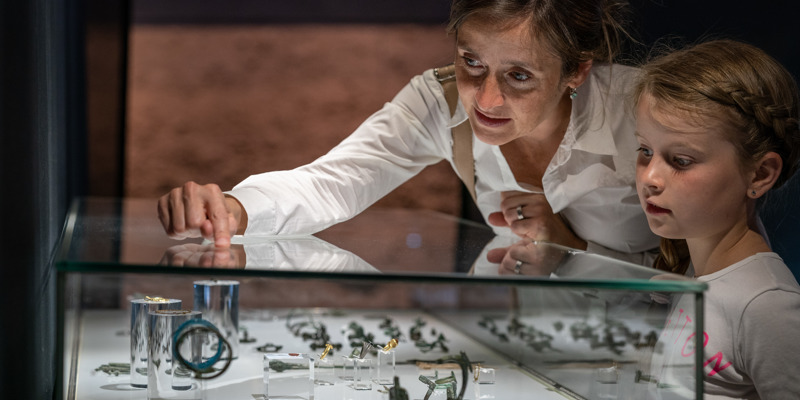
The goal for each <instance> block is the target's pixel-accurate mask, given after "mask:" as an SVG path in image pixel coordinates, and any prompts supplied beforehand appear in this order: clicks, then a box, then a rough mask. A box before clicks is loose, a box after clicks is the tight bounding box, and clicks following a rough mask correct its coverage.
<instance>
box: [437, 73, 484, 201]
mask: <svg viewBox="0 0 800 400" xmlns="http://www.w3.org/2000/svg"><path fill="white" fill-rule="evenodd" d="M433 74H434V75H436V80H438V81H439V83H441V84H442V89H444V98H445V100H447V105H448V106H449V107H450V116H451V117H452V116H453V115H454V114H455V113H456V108H457V107H458V87H457V86H456V69H455V65H453V64H450V65H447V66H445V67H440V68H434V70H433ZM451 134H452V135H453V164H454V165H455V166H456V171H457V172H458V175H459V176H460V177H461V181H463V182H464V185H465V186H466V187H467V190H468V191H469V194H470V196H472V200H473V201H476V202H477V196H476V195H475V161H474V159H473V156H472V127H471V126H470V124H469V120H466V121H464V122H462V123H461V124H459V125H457V126H455V127H453V129H452V132H451Z"/></svg>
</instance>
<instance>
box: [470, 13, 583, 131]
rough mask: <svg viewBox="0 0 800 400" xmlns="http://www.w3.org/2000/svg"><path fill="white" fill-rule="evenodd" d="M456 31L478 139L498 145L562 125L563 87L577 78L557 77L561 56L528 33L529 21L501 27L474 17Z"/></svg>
mask: <svg viewBox="0 0 800 400" xmlns="http://www.w3.org/2000/svg"><path fill="white" fill-rule="evenodd" d="M457 36H458V40H457V43H456V45H457V55H456V62H455V64H456V78H457V82H458V93H459V96H460V97H461V102H462V104H463V105H464V108H465V110H466V111H467V114H468V115H469V121H470V123H471V125H472V129H473V131H474V132H475V135H476V137H477V138H478V139H480V140H481V141H483V142H485V143H488V144H492V145H502V144H506V143H508V142H510V141H512V140H514V139H517V138H520V137H523V136H535V135H536V134H537V133H538V134H540V135H548V134H552V133H553V132H555V131H558V130H559V129H562V130H565V129H566V125H567V123H568V122H569V114H570V112H571V107H572V106H571V104H570V100H569V95H568V89H567V87H568V86H572V87H576V86H577V85H576V83H578V82H577V81H576V80H575V79H572V80H562V79H561V60H560V58H559V57H557V56H555V55H553V54H552V53H551V52H550V51H548V50H547V47H546V46H545V45H543V44H542V43H540V42H539V41H538V40H534V39H533V38H532V37H531V34H530V23H529V22H525V23H520V24H514V25H512V26H511V27H510V28H508V29H505V30H500V29H498V28H497V27H496V26H492V25H488V24H486V23H483V22H482V21H480V20H478V19H477V18H472V19H468V20H467V21H465V22H464V23H463V24H462V25H461V27H459V29H458V35H457ZM586 72H587V73H588V68H587V69H586ZM580 81H581V82H582V79H581V80H580ZM540 137H541V136H540Z"/></svg>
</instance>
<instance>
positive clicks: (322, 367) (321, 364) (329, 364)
mask: <svg viewBox="0 0 800 400" xmlns="http://www.w3.org/2000/svg"><path fill="white" fill-rule="evenodd" d="M333 360H334V358H333V357H325V358H322V359H320V358H317V359H316V360H315V361H314V363H315V366H314V384H315V385H318V386H330V385H333V384H334V383H336V381H337V380H338V378H337V377H336V374H337V372H336V371H337V368H336V364H335V363H334V361H333Z"/></svg>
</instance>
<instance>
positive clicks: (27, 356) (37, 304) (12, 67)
mask: <svg viewBox="0 0 800 400" xmlns="http://www.w3.org/2000/svg"><path fill="white" fill-rule="evenodd" d="M79 9H80V1H79V0H29V1H5V2H2V3H0V60H2V63H0V99H1V101H2V106H0V134H1V135H0V184H1V185H2V187H3V192H2V195H0V210H3V211H2V215H3V216H2V218H1V219H0V227H2V240H0V254H2V256H0V257H2V258H0V260H2V261H0V393H3V396H4V397H5V396H9V397H14V398H24V399H47V398H52V397H53V393H54V389H55V388H54V382H55V376H54V371H55V365H54V364H55V354H54V351H55V320H56V319H55V285H54V278H55V276H54V275H55V274H54V271H53V270H52V266H51V260H50V258H51V254H52V251H53V249H54V247H55V243H56V241H57V239H58V237H59V234H60V232H61V226H62V224H63V221H64V216H65V214H66V209H67V205H68V202H69V200H70V198H71V197H72V196H73V195H76V194H79V193H81V191H82V187H83V186H85V179H84V172H83V171H84V170H85V168H84V166H83V160H84V159H85V151H84V150H83V149H84V147H85V146H84V143H85V142H84V141H83V134H84V133H83V126H84V122H83V106H82V104H83V98H82V96H83V95H82V86H83V83H82V82H83V81H82V63H81V61H80V59H81V58H82V55H81V54H82V53H81V43H82V37H81V29H80V25H81V21H80V18H77V17H76V15H77V13H76V11H77V10H79Z"/></svg>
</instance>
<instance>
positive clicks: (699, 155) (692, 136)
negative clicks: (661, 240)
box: [636, 94, 755, 239]
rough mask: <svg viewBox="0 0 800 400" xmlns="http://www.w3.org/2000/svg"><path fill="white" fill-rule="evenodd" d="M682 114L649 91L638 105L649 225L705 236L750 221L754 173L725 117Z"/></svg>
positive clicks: (674, 235) (639, 175) (639, 167)
mask: <svg viewBox="0 0 800 400" xmlns="http://www.w3.org/2000/svg"><path fill="white" fill-rule="evenodd" d="M683 117H684V116H683V115H680V114H671V113H669V111H668V110H667V112H664V110H662V109H660V108H654V107H653V99H652V97H651V96H650V95H648V94H644V95H643V96H642V98H641V100H640V102H639V104H638V106H637V109H636V137H637V139H638V141H639V145H640V148H639V156H638V159H637V162H636V186H637V189H638V192H639V200H640V202H641V205H642V208H643V209H644V210H645V213H646V215H647V222H648V223H649V224H650V229H651V230H652V231H653V232H654V233H656V234H657V235H660V236H663V237H667V238H671V239H702V238H714V237H721V235H724V234H725V233H727V232H729V231H731V229H733V228H734V227H735V226H741V224H744V226H746V224H747V200H748V197H747V190H748V187H749V183H748V182H749V181H750V179H752V178H753V177H754V176H755V173H754V172H753V173H752V174H750V173H745V172H744V170H743V168H742V167H741V166H740V164H741V163H740V160H739V156H738V155H737V153H736V148H735V147H734V145H733V143H731V142H730V140H728V139H727V138H726V129H727V128H726V127H725V126H724V125H723V124H722V123H720V122H718V121H715V120H712V119H709V118H704V120H703V121H698V120H695V119H687V118H683ZM690 122H691V123H690ZM698 122H702V123H698Z"/></svg>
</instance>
